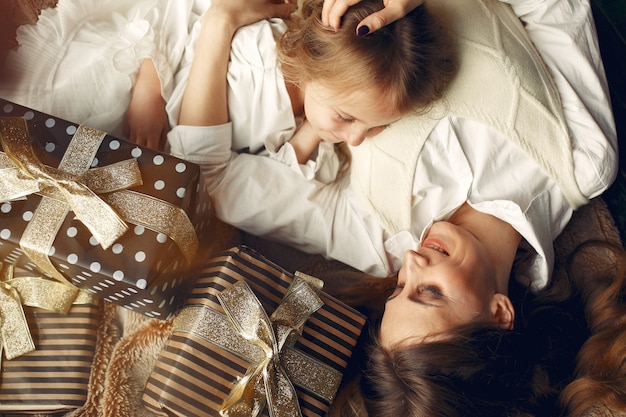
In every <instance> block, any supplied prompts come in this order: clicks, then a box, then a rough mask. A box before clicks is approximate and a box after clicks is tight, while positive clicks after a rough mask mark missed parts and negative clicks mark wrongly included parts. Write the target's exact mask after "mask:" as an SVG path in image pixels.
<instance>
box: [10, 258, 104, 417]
mask: <svg viewBox="0 0 626 417" xmlns="http://www.w3.org/2000/svg"><path fill="white" fill-rule="evenodd" d="M3 271H4V269H3ZM0 285H1V290H0V327H1V329H2V338H1V339H2V340H0V350H2V352H0V360H1V362H0V415H1V414H3V413H6V414H20V415H22V414H55V413H66V412H69V411H71V410H74V409H76V408H79V407H81V406H83V405H84V404H85V401H86V400H87V396H88V387H89V377H90V373H91V366H92V362H93V359H94V355H95V350H96V341H97V335H98V326H99V325H100V319H101V317H102V304H103V303H101V302H99V299H98V298H97V297H94V296H92V295H90V294H88V293H86V292H74V291H69V292H68V294H66V295H62V294H58V295H61V297H59V298H57V300H56V301H55V300H54V299H53V297H51V296H52V295H53V293H64V292H67V291H66V289H67V288H68V287H67V286H65V285H64V284H61V283H58V282H53V281H50V280H45V279H42V278H40V277H21V278H15V279H11V280H8V281H5V280H2V281H0ZM67 295H69V298H68V297H67ZM70 298H71V299H70ZM59 299H64V300H65V301H67V302H68V303H69V305H68V306H67V307H65V306H63V305H62V303H59V302H58V300H59ZM22 303H25V304H26V305H24V306H22V305H21V304H22ZM35 305H38V306H39V307H33V306H35ZM60 311H62V312H60Z"/></svg>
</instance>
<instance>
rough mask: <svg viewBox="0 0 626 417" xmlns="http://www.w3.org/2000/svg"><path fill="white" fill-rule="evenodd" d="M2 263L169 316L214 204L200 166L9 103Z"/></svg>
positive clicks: (0, 194)
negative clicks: (202, 178)
mask: <svg viewBox="0 0 626 417" xmlns="http://www.w3.org/2000/svg"><path fill="white" fill-rule="evenodd" d="M0 117H1V119H0V132H1V133H2V135H1V136H0V139H1V140H2V142H1V143H2V146H1V147H2V149H1V150H2V153H0V186H1V187H0V260H2V261H4V262H7V263H10V264H13V265H16V266H20V267H22V268H24V269H27V270H30V271H37V272H38V273H44V274H45V275H47V276H49V277H51V278H54V279H57V280H59V281H62V282H63V281H65V282H69V283H71V284H73V285H75V286H76V287H79V288H82V289H85V290H87V291H88V292H90V293H92V294H94V295H96V296H98V297H101V298H104V299H105V300H107V301H110V302H112V303H114V304H117V305H120V306H123V307H126V308H129V309H132V310H135V311H137V312H140V313H143V314H145V315H147V316H149V317H154V318H160V319H166V318H168V317H169V316H170V315H171V314H172V313H173V312H174V311H176V309H177V308H178V306H179V304H180V303H181V302H182V301H184V299H185V296H186V294H187V291H188V290H189V289H190V286H191V285H192V284H193V282H190V281H193V278H192V276H193V271H194V269H196V268H197V265H195V262H194V259H199V258H200V253H198V247H199V242H200V241H202V239H203V238H204V237H206V236H208V233H209V230H210V229H209V226H210V218H211V207H210V203H209V200H208V198H207V197H206V194H205V193H203V192H201V191H202V190H201V188H202V185H201V177H200V170H199V167H198V166H197V165H195V164H192V163H189V162H187V161H183V160H181V159H178V158H174V157H172V156H169V155H164V154H161V153H158V152H156V151H153V150H151V149H148V148H144V147H140V146H137V145H135V144H134V143H131V142H128V141H124V140H120V139H117V138H115V137H113V136H111V135H108V134H106V133H104V132H101V131H98V130H95V129H91V128H89V127H85V126H80V125H77V124H75V123H70V122H68V121H65V120H62V119H59V118H55V117H52V116H50V115H47V114H44V113H40V112H37V111H34V110H31V109H28V108H26V107H22V106H19V105H16V104H13V103H10V102H7V101H4V100H0Z"/></svg>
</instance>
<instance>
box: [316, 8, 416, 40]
mask: <svg viewBox="0 0 626 417" xmlns="http://www.w3.org/2000/svg"><path fill="white" fill-rule="evenodd" d="M360 1H361V0H324V7H323V9H322V22H323V23H324V24H325V25H326V26H328V27H331V28H333V29H334V30H335V31H336V30H338V29H339V26H340V25H341V17H342V16H343V14H344V13H345V12H346V10H348V7H350V6H353V5H355V4H357V3H358V2H360ZM423 2H424V0H384V1H383V4H384V5H385V7H384V8H383V9H382V10H380V11H378V12H375V13H372V14H371V15H369V16H367V17H366V18H365V19H363V20H361V23H359V24H358V26H357V28H356V31H357V34H358V35H359V36H365V35H367V34H368V33H372V32H375V31H377V30H378V29H380V28H382V27H383V26H386V25H388V24H389V23H391V22H395V21H396V20H398V19H400V18H402V17H404V16H406V14H407V13H409V12H410V11H411V10H413V9H415V8H416V7H417V6H419V5H420V4H422V3H423Z"/></svg>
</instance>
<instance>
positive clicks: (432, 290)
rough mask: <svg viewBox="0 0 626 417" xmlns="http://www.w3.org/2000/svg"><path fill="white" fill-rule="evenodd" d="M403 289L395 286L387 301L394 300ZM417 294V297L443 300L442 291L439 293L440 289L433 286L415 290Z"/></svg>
mask: <svg viewBox="0 0 626 417" xmlns="http://www.w3.org/2000/svg"><path fill="white" fill-rule="evenodd" d="M403 289H404V285H396V288H395V289H394V290H393V292H392V293H391V295H390V296H389V298H387V301H389V300H393V299H394V298H396V297H397V296H398V295H399V294H400V293H401V292H402V290H403ZM417 294H418V295H419V296H427V297H432V298H436V299H442V298H445V296H444V294H443V291H441V289H440V288H439V287H437V286H435V285H425V286H423V287H420V288H418V290H417Z"/></svg>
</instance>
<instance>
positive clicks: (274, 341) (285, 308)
mask: <svg viewBox="0 0 626 417" xmlns="http://www.w3.org/2000/svg"><path fill="white" fill-rule="evenodd" d="M295 282H296V283H295V285H292V286H291V287H290V289H289V291H288V292H287V293H286V294H285V296H284V297H283V301H282V302H281V304H280V305H279V306H278V308H277V309H276V311H274V313H273V314H272V318H271V319H270V318H269V317H268V316H267V314H266V313H265V310H264V309H263V306H262V305H261V303H260V302H259V300H258V298H257V297H256V296H255V295H254V293H253V292H252V290H251V289H250V287H249V286H248V284H247V283H246V282H245V281H239V282H238V283H236V284H235V285H233V286H232V287H230V288H228V289H226V290H224V291H222V292H221V293H219V294H218V296H217V297H218V299H219V301H220V304H221V305H222V307H223V308H224V311H225V312H226V316H227V317H228V318H229V320H230V322H231V324H232V326H233V327H234V328H235V329H236V331H237V332H238V333H239V334H240V335H241V336H242V337H243V338H244V339H246V340H248V341H250V342H251V343H252V344H254V345H256V346H258V347H260V348H261V350H262V351H263V353H264V355H262V357H261V358H260V360H258V361H255V362H252V363H250V366H249V367H248V370H247V372H246V374H245V375H244V377H243V378H242V379H240V380H239V381H238V382H237V383H236V384H235V387H234V388H233V389H232V391H231V392H230V394H229V395H228V397H227V398H226V399H225V400H224V403H223V404H222V410H220V414H221V415H222V416H228V417H244V416H252V417H255V416H257V415H259V414H260V413H261V411H263V408H264V407H265V405H266V404H267V407H268V410H269V413H270V416H272V417H295V416H301V415H302V412H301V410H300V405H299V403H298V397H297V394H296V390H295V388H294V387H293V384H292V383H291V381H290V380H289V378H288V376H287V375H286V373H285V371H284V370H283V368H282V366H281V363H280V354H281V351H282V349H283V346H284V345H285V343H286V342H287V341H288V339H289V338H290V336H291V335H292V334H294V333H295V334H299V332H300V330H301V328H302V327H303V326H304V322H305V321H306V320H307V319H308V318H309V316H310V315H311V314H313V313H314V312H315V311H316V310H317V309H319V308H320V307H321V306H322V305H323V303H322V301H321V300H320V299H319V297H318V296H317V294H316V293H315V291H314V290H313V289H312V288H311V286H309V285H308V284H307V283H305V282H304V281H301V280H298V279H296V280H295Z"/></svg>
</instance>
